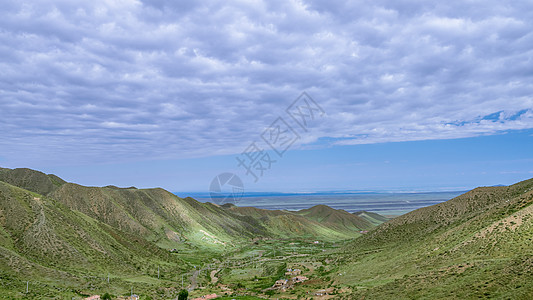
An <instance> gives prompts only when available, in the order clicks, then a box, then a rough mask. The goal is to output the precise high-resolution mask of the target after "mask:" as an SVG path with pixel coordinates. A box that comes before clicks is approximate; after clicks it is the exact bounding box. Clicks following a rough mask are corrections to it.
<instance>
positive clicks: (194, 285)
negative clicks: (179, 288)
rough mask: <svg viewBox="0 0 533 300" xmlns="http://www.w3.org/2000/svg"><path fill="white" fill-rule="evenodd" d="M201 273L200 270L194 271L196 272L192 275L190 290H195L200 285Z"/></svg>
mask: <svg viewBox="0 0 533 300" xmlns="http://www.w3.org/2000/svg"><path fill="white" fill-rule="evenodd" d="M199 273H200V271H199V270H196V271H194V273H193V274H192V276H191V286H190V287H189V288H188V291H189V292H192V291H194V289H196V288H197V287H198V274H199Z"/></svg>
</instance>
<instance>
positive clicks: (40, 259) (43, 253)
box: [0, 182, 187, 298]
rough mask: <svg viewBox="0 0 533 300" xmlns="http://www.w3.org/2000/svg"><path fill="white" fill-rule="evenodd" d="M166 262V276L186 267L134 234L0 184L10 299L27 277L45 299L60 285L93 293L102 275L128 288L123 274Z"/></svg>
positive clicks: (0, 260)
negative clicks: (34, 283) (36, 283)
mask: <svg viewBox="0 0 533 300" xmlns="http://www.w3.org/2000/svg"><path fill="white" fill-rule="evenodd" d="M162 262H164V267H163V272H162V274H164V276H167V277H170V276H171V274H176V273H180V272H182V271H183V270H184V269H185V268H186V267H187V264H186V263H184V261H182V260H180V259H178V258H177V257H176V256H173V255H171V254H170V253H169V252H168V251H165V250H163V249H161V248H159V247H157V246H155V245H154V244H152V243H149V242H148V241H146V240H144V239H142V238H139V237H138V236H136V235H130V234H128V233H126V232H123V231H119V230H117V229H115V228H113V227H111V226H109V225H107V224H104V223H102V222H100V221H98V220H96V219H93V218H91V217H89V216H87V215H85V214H82V213H80V212H77V211H73V210H70V209H68V208H67V207H66V206H65V205H63V204H62V203H60V202H58V201H56V200H54V199H52V198H49V197H46V196H43V195H39V194H37V193H33V192H29V191H26V190H23V189H21V188H18V187H15V186H12V185H10V184H7V183H4V182H0V275H1V277H2V278H3V279H4V280H2V286H0V290H2V289H5V290H6V291H4V293H3V294H4V295H11V296H9V297H8V298H11V297H17V296H20V295H19V294H18V293H20V292H22V291H23V290H24V285H25V281H31V282H35V281H38V282H39V284H40V286H39V288H38V289H39V297H47V296H51V295H53V294H54V293H55V291H54V290H56V289H64V290H65V291H66V293H67V294H68V293H69V292H68V291H71V290H72V289H75V288H76V289H86V290H88V291H89V290H90V289H91V288H96V287H98V286H101V285H102V284H103V283H102V280H101V278H102V277H104V276H107V275H108V274H109V275H110V276H111V277H112V278H113V282H114V286H115V288H117V289H120V287H121V286H122V288H123V289H127V288H128V285H129V284H128V283H127V282H126V281H124V278H128V277H130V276H132V275H141V274H143V275H146V276H150V274H152V276H153V274H154V268H156V266H157V265H160V264H162ZM98 277H100V279H99V280H95V279H96V278H98ZM118 278H120V279H118ZM33 290H35V287H34V289H33ZM33 296H35V297H37V295H33Z"/></svg>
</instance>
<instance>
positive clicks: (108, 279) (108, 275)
mask: <svg viewBox="0 0 533 300" xmlns="http://www.w3.org/2000/svg"><path fill="white" fill-rule="evenodd" d="M107 283H109V273H107Z"/></svg>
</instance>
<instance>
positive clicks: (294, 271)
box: [285, 269, 302, 276]
mask: <svg viewBox="0 0 533 300" xmlns="http://www.w3.org/2000/svg"><path fill="white" fill-rule="evenodd" d="M300 274H302V270H300V269H287V272H285V275H287V276H297V275H300Z"/></svg>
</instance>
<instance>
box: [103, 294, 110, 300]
mask: <svg viewBox="0 0 533 300" xmlns="http://www.w3.org/2000/svg"><path fill="white" fill-rule="evenodd" d="M102 300H111V295H109V293H105V294H104V295H103V296H102Z"/></svg>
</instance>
